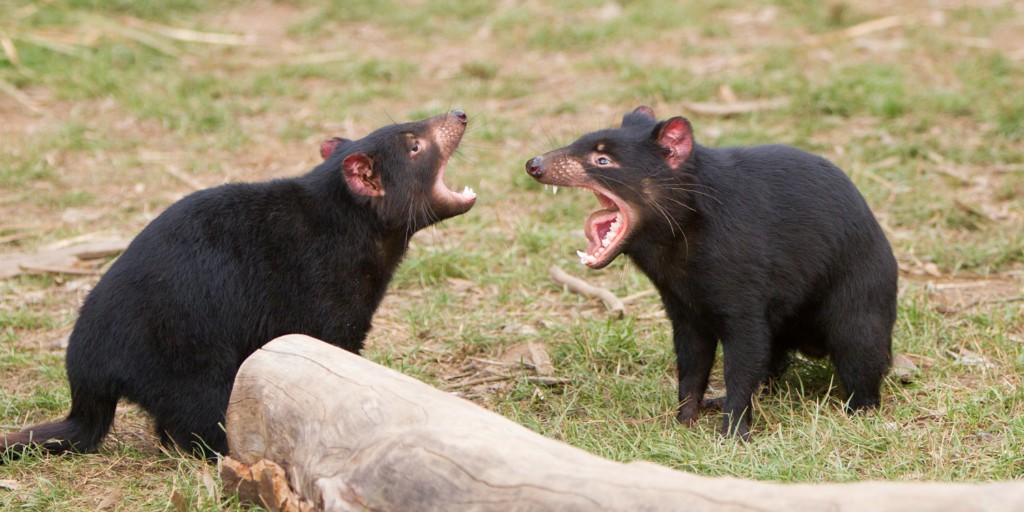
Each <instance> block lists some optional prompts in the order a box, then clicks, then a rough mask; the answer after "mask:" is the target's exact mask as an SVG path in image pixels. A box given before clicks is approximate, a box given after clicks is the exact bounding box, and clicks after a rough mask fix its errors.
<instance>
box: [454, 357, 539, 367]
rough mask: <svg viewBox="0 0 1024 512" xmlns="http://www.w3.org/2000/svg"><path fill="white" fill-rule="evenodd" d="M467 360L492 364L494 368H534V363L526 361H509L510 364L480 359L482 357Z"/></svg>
mask: <svg viewBox="0 0 1024 512" xmlns="http://www.w3.org/2000/svg"><path fill="white" fill-rule="evenodd" d="M466 359H469V360H470V361H476V362H478V363H484V364H490V365H494V366H504V367H518V366H520V365H522V366H525V367H527V368H533V363H531V362H529V361H525V360H524V361H508V362H506V361H494V360H492V359H483V358H480V357H472V356H470V357H467V358H466Z"/></svg>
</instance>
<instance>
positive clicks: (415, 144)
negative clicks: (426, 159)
mask: <svg viewBox="0 0 1024 512" xmlns="http://www.w3.org/2000/svg"><path fill="white" fill-rule="evenodd" d="M409 152H410V153H413V154H415V153H419V152H420V142H419V141H415V142H413V143H412V147H411V148H409Z"/></svg>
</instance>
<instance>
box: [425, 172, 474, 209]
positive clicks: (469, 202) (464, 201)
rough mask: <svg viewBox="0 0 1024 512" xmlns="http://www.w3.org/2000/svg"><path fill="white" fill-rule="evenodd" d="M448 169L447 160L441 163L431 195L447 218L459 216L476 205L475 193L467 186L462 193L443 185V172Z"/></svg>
mask: <svg viewBox="0 0 1024 512" xmlns="http://www.w3.org/2000/svg"><path fill="white" fill-rule="evenodd" d="M447 167H448V159H447V158H446V159H445V160H444V162H442V163H441V168H440V169H438V171H437V180H436V181H435V182H434V191H433V195H434V197H435V199H436V200H437V201H438V202H440V203H441V204H442V205H444V206H445V207H446V209H447V213H448V216H454V215H461V214H463V213H466V212H468V211H469V209H470V208H472V207H473V205H474V204H475V203H476V192H473V189H471V188H469V186H468V185H467V186H466V187H465V188H463V189H462V192H455V191H454V190H452V189H450V188H448V186H447V185H445V184H444V171H445V169H446V168H447Z"/></svg>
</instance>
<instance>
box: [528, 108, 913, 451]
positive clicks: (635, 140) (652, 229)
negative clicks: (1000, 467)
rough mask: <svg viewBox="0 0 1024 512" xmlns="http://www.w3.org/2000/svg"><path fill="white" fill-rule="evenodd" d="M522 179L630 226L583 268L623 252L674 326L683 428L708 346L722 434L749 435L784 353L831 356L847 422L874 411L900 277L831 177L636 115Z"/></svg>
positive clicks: (791, 159)
mask: <svg viewBox="0 0 1024 512" xmlns="http://www.w3.org/2000/svg"><path fill="white" fill-rule="evenodd" d="M680 137H688V139H687V140H682V139H680ZM598 148H600V150H598ZM600 156H605V157H606V158H607V159H608V160H609V161H610V162H611V164H612V165H597V164H596V163H601V164H604V163H606V162H605V160H600V161H599V160H598V159H599V158H600ZM567 162H568V163H567ZM572 162H578V163H579V165H578V166H576V165H575V164H573V163H572ZM673 164H675V165H673ZM527 168H528V171H529V172H530V174H531V175H533V176H534V177H535V178H537V179H538V180H539V181H541V182H543V183H549V184H553V185H563V186H584V187H587V188H592V189H594V190H598V191H601V190H606V191H608V192H610V193H611V194H614V195H616V196H618V199H619V200H620V201H619V202H620V203H622V204H621V205H620V206H621V207H622V209H627V210H626V213H627V214H630V216H631V217H633V218H632V219H631V222H630V225H631V228H630V229H629V231H628V233H626V235H625V237H624V239H623V241H622V243H620V244H617V245H615V246H613V247H612V248H611V249H609V253H611V256H610V258H607V259H606V260H605V259H604V258H599V261H597V262H594V263H592V264H591V266H592V267H595V268H600V267H602V266H604V265H606V264H607V263H609V262H610V261H611V259H613V258H614V256H615V255H616V254H618V252H620V251H621V252H623V253H625V254H628V255H629V256H630V258H632V260H633V261H634V262H635V263H636V265H637V266H638V267H639V268H640V270H642V271H643V272H644V273H645V274H646V275H647V276H648V277H649V278H650V279H651V281H652V282H653V283H654V284H655V286H656V287H657V289H658V291H659V292H660V294H661V298H662V301H663V302H664V305H665V309H666V312H667V314H668V317H669V318H670V319H671V322H672V327H673V339H674V344H675V350H676V356H677V363H678V368H679V401H680V411H679V416H678V417H679V420H680V421H682V422H685V423H692V422H693V421H694V420H695V419H696V418H697V416H698V405H700V403H701V401H702V399H703V396H704V393H705V391H706V389H707V384H708V375H709V373H710V371H711V366H712V363H713V362H714V358H715V350H716V347H717V344H718V342H719V341H721V343H722V347H723V351H724V363H725V381H726V391H727V395H726V397H725V399H724V400H723V402H724V407H723V408H724V413H725V421H724V423H723V427H722V429H723V433H726V434H730V433H731V434H737V435H739V436H742V437H743V438H744V439H745V438H747V437H748V436H749V430H748V426H749V411H750V406H751V398H752V395H753V394H754V393H755V391H756V390H757V389H758V387H759V386H760V385H761V384H762V383H764V382H766V380H767V379H769V378H770V377H772V376H774V375H776V374H777V373H778V372H780V371H781V370H782V369H783V368H784V367H785V363H786V361H787V356H788V353H790V352H791V351H794V350H800V351H802V352H803V353H805V354H807V355H810V356H816V357H822V356H826V355H827V356H829V357H830V358H831V360H832V362H833V365H834V367H835V370H836V372H837V374H838V376H839V379H840V381H841V382H842V384H843V387H844V388H845V390H846V391H847V392H848V393H849V395H850V396H849V408H850V409H851V410H856V409H862V408H870V407H875V406H877V405H879V402H880V389H879V388H880V384H881V381H882V378H883V377H884V375H885V373H886V372H887V370H888V367H889V364H890V352H891V337H892V328H893V323H894V321H895V317H896V291H897V289H896V281H897V265H896V260H895V258H894V257H893V253H892V249H891V248H890V246H889V243H888V241H887V240H886V237H885V235H884V233H883V232H882V229H881V227H880V226H879V224H878V222H877V221H876V220H875V218H874V216H873V214H872V213H871V211H870V209H869V208H868V205H867V203H866V202H865V201H864V199H863V197H862V196H861V195H860V193H859V192H858V191H857V190H856V188H854V186H853V183H852V182H851V181H850V180H849V178H848V177H847V176H846V175H845V174H844V173H843V172H842V171H841V170H840V169H838V168H837V167H836V166H835V165H833V164H831V163H830V162H828V161H827V160H825V159H823V158H820V157H817V156H813V155H810V154H808V153H806V152H804V151H801V150H799V149H795V148H792V147H786V146H757V147H732V148H721V149H713V148H706V147H703V146H700V145H697V144H696V143H695V142H694V141H693V139H692V134H691V133H690V125H689V122H688V121H686V120H685V119H682V118H673V119H670V120H668V121H663V122H660V123H659V122H657V121H656V120H655V118H654V115H653V112H651V111H650V109H646V108H645V107H641V108H640V109H637V110H636V111H634V112H632V113H630V114H627V115H626V116H625V117H624V118H623V122H622V126H621V128H618V129H611V130H603V131H598V132H594V133H590V134H587V135H584V136H583V137H582V138H580V139H579V140H578V141H576V142H574V143H573V144H572V145H570V146H567V147H565V148H562V149H559V150H555V151H552V152H550V153H548V154H546V155H543V156H542V157H538V158H536V159H534V160H531V161H530V162H528V164H527ZM567 168H575V169H577V170H578V171H580V172H571V171H566V170H565V169H567ZM549 170H554V172H553V173H552V172H549ZM613 211H614V210H613Z"/></svg>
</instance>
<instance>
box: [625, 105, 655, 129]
mask: <svg viewBox="0 0 1024 512" xmlns="http://www.w3.org/2000/svg"><path fill="white" fill-rule="evenodd" d="M656 121H657V118H655V117H654V109H652V108H651V107H647V106H640V107H637V108H635V109H633V111H632V112H630V113H628V114H626V115H624V116H622V126H623V127H625V126H628V125H631V124H638V123H649V122H656Z"/></svg>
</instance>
